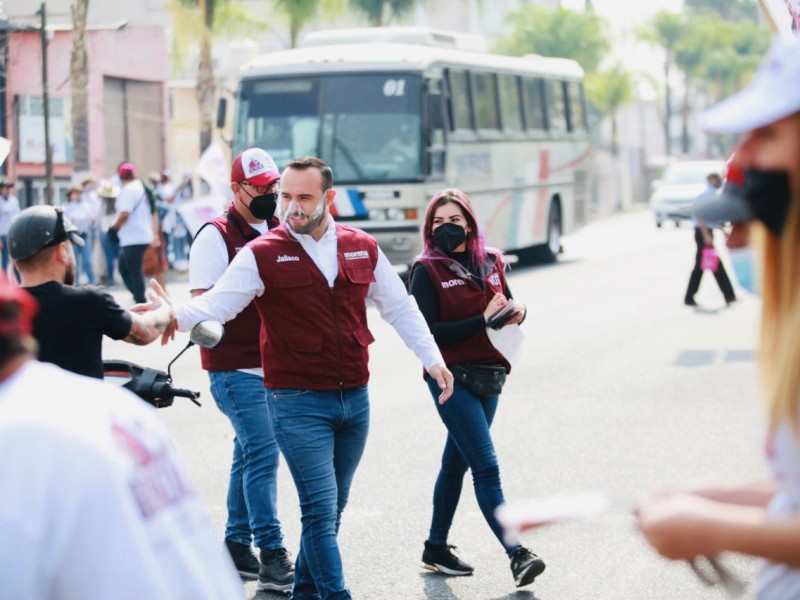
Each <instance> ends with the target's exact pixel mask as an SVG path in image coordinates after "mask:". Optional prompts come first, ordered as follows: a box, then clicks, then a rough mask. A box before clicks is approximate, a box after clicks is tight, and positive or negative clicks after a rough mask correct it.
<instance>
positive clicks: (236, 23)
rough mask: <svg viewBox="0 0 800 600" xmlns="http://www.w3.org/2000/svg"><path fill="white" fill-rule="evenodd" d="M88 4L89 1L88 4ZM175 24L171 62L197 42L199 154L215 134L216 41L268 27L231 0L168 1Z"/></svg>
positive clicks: (179, 58)
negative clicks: (214, 60) (218, 37)
mask: <svg viewBox="0 0 800 600" xmlns="http://www.w3.org/2000/svg"><path fill="white" fill-rule="evenodd" d="M87 1H88V0H87ZM170 11H171V12H172V13H173V22H174V23H175V40H174V45H173V59H174V60H175V62H176V63H180V62H182V60H183V56H184V54H185V52H186V46H187V45H189V43H195V42H199V45H200V59H199V61H198V65H197V102H198V105H199V109H200V150H201V151H202V150H204V149H205V148H207V147H208V145H209V144H210V143H211V137H212V133H213V130H214V101H215V99H216V82H215V77H214V63H213V60H212V52H213V47H214V39H215V37H217V36H218V35H219V36H222V37H232V36H235V35H239V34H242V33H244V34H248V33H253V34H255V33H257V32H260V31H263V30H264V29H265V28H266V27H267V23H266V22H265V21H264V20H261V19H258V18H256V17H254V16H253V14H252V12H251V11H249V10H247V9H246V8H244V7H243V6H242V5H241V4H239V3H238V2H234V1H233V0H171V2H170Z"/></svg>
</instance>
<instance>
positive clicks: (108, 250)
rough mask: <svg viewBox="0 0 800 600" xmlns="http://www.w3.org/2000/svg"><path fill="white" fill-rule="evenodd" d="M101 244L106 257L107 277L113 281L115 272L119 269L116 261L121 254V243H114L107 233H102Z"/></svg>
mask: <svg viewBox="0 0 800 600" xmlns="http://www.w3.org/2000/svg"><path fill="white" fill-rule="evenodd" d="M100 245H101V246H102V247H103V256H104V257H105V259H106V279H108V281H109V283H111V282H112V281H114V274H115V273H116V271H117V267H116V262H117V257H118V256H119V244H115V243H113V242H112V241H111V240H109V239H108V236H107V235H106V234H105V233H101V234H100Z"/></svg>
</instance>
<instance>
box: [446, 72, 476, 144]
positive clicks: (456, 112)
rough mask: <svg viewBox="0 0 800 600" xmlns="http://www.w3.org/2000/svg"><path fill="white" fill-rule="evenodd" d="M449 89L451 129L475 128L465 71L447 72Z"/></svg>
mask: <svg viewBox="0 0 800 600" xmlns="http://www.w3.org/2000/svg"><path fill="white" fill-rule="evenodd" d="M447 79H448V84H449V85H448V87H449V89H450V110H451V111H452V114H451V123H452V127H453V131H456V130H459V129H461V130H465V129H467V130H472V129H475V127H474V125H473V121H472V100H471V99H470V89H469V79H468V77H467V72H466V71H455V70H450V71H449V72H448V74H447Z"/></svg>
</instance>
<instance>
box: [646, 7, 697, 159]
mask: <svg viewBox="0 0 800 600" xmlns="http://www.w3.org/2000/svg"><path fill="white" fill-rule="evenodd" d="M685 32H686V25H685V22H684V20H683V18H682V17H681V15H679V14H677V13H673V12H669V11H667V10H662V11H659V12H658V13H656V15H655V16H654V17H653V20H652V21H651V22H650V23H649V24H648V25H647V26H645V27H644V28H642V29H640V30H639V38H640V39H641V40H642V41H644V42H647V43H650V44H652V45H654V46H660V47H661V48H663V49H664V52H665V54H666V56H665V57H664V137H665V140H666V154H667V156H669V155H670V154H672V131H671V127H670V118H671V117H672V88H671V84H670V79H671V76H672V65H673V64H674V60H675V59H674V56H675V50H676V48H677V46H678V42H680V40H681V38H682V37H683V36H684V35H685Z"/></svg>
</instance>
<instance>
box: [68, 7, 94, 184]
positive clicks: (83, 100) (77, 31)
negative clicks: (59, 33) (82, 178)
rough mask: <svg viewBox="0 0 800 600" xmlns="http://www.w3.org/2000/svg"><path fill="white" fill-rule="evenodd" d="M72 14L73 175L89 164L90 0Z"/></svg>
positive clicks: (72, 9)
mask: <svg viewBox="0 0 800 600" xmlns="http://www.w3.org/2000/svg"><path fill="white" fill-rule="evenodd" d="M70 10H71V12H72V54H71V57H70V66H69V79H70V88H71V89H72V107H71V109H70V110H71V117H72V147H73V159H72V160H73V165H72V167H73V171H76V172H77V171H88V170H89V168H90V164H89V53H88V52H87V49H86V18H87V15H88V13H89V0H77V1H76V2H75V4H73V5H72V6H71V7H70Z"/></svg>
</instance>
